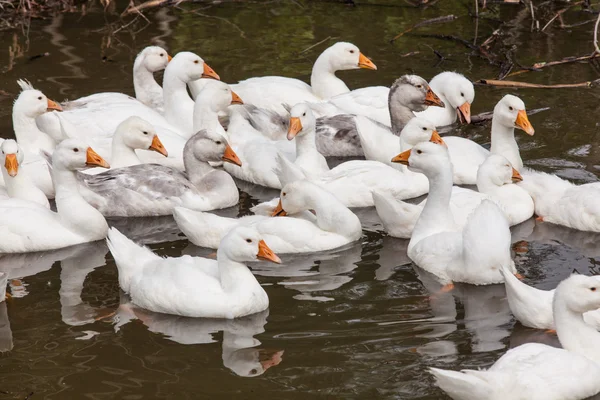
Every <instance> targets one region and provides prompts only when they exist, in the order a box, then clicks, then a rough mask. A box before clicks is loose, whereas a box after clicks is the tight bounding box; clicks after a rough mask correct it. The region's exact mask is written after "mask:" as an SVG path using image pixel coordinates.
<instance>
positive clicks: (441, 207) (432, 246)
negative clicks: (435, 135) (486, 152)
mask: <svg viewBox="0 0 600 400" xmlns="http://www.w3.org/2000/svg"><path fill="white" fill-rule="evenodd" d="M397 161H398V162H402V163H404V164H405V165H408V167H409V169H410V170H412V171H415V172H421V173H423V174H424V175H425V176H427V179H428V180H429V196H428V197H427V203H425V206H424V207H423V211H422V212H421V215H420V216H419V218H418V220H417V222H416V224H415V227H414V230H413V234H412V237H411V240H410V242H409V244H408V256H409V257H410V259H411V260H413V262H414V263H415V264H416V265H418V266H419V267H420V268H422V269H424V270H426V271H428V272H430V273H432V274H433V275H435V276H436V277H437V278H438V279H439V280H440V281H441V283H444V284H447V285H451V284H452V282H464V283H471V284H475V285H487V284H494V283H501V282H503V281H504V278H503V277H502V275H501V273H500V266H501V265H507V266H508V267H509V268H510V269H511V270H512V271H514V272H516V271H515V267H514V263H513V262H512V260H511V258H510V244H511V241H510V238H511V236H510V230H509V227H508V221H507V219H506V217H505V216H504V214H503V213H502V211H501V210H500V209H499V208H498V206H497V205H496V204H495V203H493V202H492V201H490V200H483V201H482V202H481V204H480V205H479V206H478V207H477V208H476V209H475V211H473V212H472V213H471V215H470V216H469V219H468V221H467V223H466V224H465V226H464V227H463V228H460V227H458V226H457V224H456V222H455V219H454V216H453V215H452V211H451V209H450V197H451V193H452V164H451V163H450V158H449V156H448V151H447V150H446V148H445V147H444V146H440V145H438V144H434V143H429V142H424V143H419V144H418V145H416V146H414V147H413V148H412V149H410V150H407V151H405V152H403V153H401V154H399V155H398V156H397ZM489 226H493V227H494V229H488V227H489Z"/></svg>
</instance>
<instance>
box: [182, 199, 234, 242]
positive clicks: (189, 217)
mask: <svg viewBox="0 0 600 400" xmlns="http://www.w3.org/2000/svg"><path fill="white" fill-rule="evenodd" d="M173 218H174V219H175V222H176V223H177V226H178V227H179V229H181V231H182V232H183V233H184V234H185V236H187V238H188V239H189V240H190V242H192V243H194V244H195V245H196V246H200V247H207V248H210V249H216V248H218V247H219V243H221V239H222V238H223V236H225V235H226V234H227V232H229V231H230V230H231V229H232V228H233V227H234V226H236V225H237V221H236V220H235V219H233V218H226V217H220V216H218V215H215V214H211V213H207V212H201V211H194V210H190V209H189V208H184V207H175V209H174V210H173Z"/></svg>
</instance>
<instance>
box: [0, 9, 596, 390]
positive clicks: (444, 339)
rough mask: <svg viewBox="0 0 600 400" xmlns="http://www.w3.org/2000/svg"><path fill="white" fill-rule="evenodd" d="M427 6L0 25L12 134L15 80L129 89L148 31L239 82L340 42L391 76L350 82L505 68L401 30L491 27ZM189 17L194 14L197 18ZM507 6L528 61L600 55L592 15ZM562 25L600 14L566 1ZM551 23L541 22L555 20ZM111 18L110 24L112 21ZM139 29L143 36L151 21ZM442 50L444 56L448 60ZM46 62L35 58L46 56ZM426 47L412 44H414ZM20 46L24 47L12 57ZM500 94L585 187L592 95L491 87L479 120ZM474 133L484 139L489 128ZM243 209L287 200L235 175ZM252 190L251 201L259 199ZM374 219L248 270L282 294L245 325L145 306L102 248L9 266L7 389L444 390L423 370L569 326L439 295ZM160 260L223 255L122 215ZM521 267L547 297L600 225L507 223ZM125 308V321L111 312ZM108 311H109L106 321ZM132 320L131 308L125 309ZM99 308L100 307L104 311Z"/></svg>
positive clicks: (494, 301)
mask: <svg viewBox="0 0 600 400" xmlns="http://www.w3.org/2000/svg"><path fill="white" fill-rule="evenodd" d="M448 3H454V2H439V3H438V4H436V5H434V6H432V7H430V8H427V9H424V10H418V9H414V8H411V7H408V6H405V4H407V3H401V5H400V6H397V5H396V2H389V3H388V5H390V6H381V5H366V6H363V7H356V8H354V7H348V6H344V5H340V4H334V3H295V2H290V3H263V4H254V3H248V4H245V3H232V4H222V5H217V6H213V7H210V8H206V9H204V7H205V6H203V5H192V6H186V7H185V8H184V9H183V10H176V9H163V10H160V11H157V12H152V13H149V14H148V17H149V20H150V22H151V24H150V25H148V26H146V27H145V28H144V25H145V22H144V21H143V20H142V19H141V18H140V19H138V21H137V22H136V23H133V24H131V25H130V26H127V27H124V28H122V26H123V23H122V22H119V21H118V20H115V18H114V17H108V18H105V17H104V15H103V14H102V13H100V12H98V11H94V10H92V11H90V12H89V13H88V14H87V15H85V16H80V15H78V14H77V15H76V14H72V15H70V14H66V15H61V16H58V17H54V18H49V19H47V20H35V21H32V22H31V26H30V28H29V30H26V31H23V32H21V31H17V32H12V31H8V32H1V33H0V43H1V44H0V52H2V54H3V56H2V57H0V59H1V61H0V71H2V74H0V88H2V90H4V91H6V92H8V94H7V95H6V96H2V97H0V105H1V107H0V136H2V137H11V136H12V127H11V120H10V115H11V105H12V101H13V98H14V97H15V96H16V94H17V93H18V87H17V86H16V84H15V81H16V79H18V78H27V79H29V80H31V81H32V83H33V84H34V85H35V86H36V87H38V88H39V89H41V90H43V91H44V92H45V93H46V94H47V95H48V96H49V97H50V98H54V99H56V100H63V99H65V98H69V99H74V98H77V97H80V96H83V95H87V94H89V93H94V92H99V91H122V92H126V93H133V87H132V81H131V66H132V63H133V59H134V57H135V54H136V53H137V52H138V51H139V50H140V49H142V48H143V47H144V46H145V45H147V44H149V43H154V44H159V45H163V46H165V47H166V48H167V49H168V51H169V52H170V53H171V54H175V53H176V52H178V51H182V50H191V51H195V52H197V53H198V54H200V55H201V56H202V57H203V58H204V59H205V60H206V61H207V62H208V63H209V65H211V67H213V68H214V69H215V70H216V71H217V72H218V73H219V74H220V75H221V77H222V79H223V80H225V81H229V82H235V81H237V80H239V79H243V78H246V77H250V76H260V75H269V74H278V75H287V76H296V77H300V78H302V79H305V80H307V79H308V78H309V76H310V68H311V65H312V62H313V61H314V59H315V58H316V57H317V55H318V54H319V52H320V51H322V49H323V48H324V47H325V46H326V44H323V45H320V46H318V47H316V48H315V49H313V50H310V51H307V52H304V53H302V54H301V55H298V54H299V53H300V52H301V51H302V50H304V49H306V48H308V47H309V46H311V45H313V44H315V43H317V42H319V41H321V40H323V39H326V38H328V37H331V38H334V39H330V40H328V41H327V42H326V43H327V44H329V43H333V42H334V41H335V40H346V41H350V42H353V43H355V44H357V45H358V46H359V47H360V48H361V50H362V51H363V52H364V53H365V54H367V55H368V56H370V57H372V58H373V60H374V62H375V63H376V64H377V66H378V67H379V70H378V71H376V72H375V71H364V70H363V71H347V72H343V73H341V74H340V76H341V77H342V78H343V79H344V80H345V81H346V82H347V83H348V84H349V86H350V87H352V88H356V87H363V86H368V85H389V84H391V82H392V81H393V80H394V79H395V78H397V77H398V76H399V75H401V74H403V73H407V72H415V73H418V74H420V75H422V76H423V77H425V78H426V79H430V78H431V77H432V76H433V75H435V74H436V73H438V72H440V71H442V70H457V71H460V72H462V73H464V74H466V75H467V76H468V77H470V78H472V79H474V80H476V79H481V78H495V77H496V76H497V73H498V68H497V67H495V66H492V65H490V64H489V63H488V62H487V61H486V60H484V59H482V58H479V57H477V56H476V55H469V54H470V50H468V49H466V48H464V47H463V46H462V45H458V44H455V43H452V42H448V41H441V40H438V39H433V38H420V37H414V36H408V35H407V36H404V37H402V38H401V39H399V40H398V41H397V42H396V43H395V44H394V45H390V44H389V43H388V40H389V39H390V38H391V37H393V36H394V35H396V34H397V33H398V32H401V31H403V30H405V29H408V28H409V27H411V26H412V25H414V24H415V23H417V22H419V21H421V20H423V19H427V18H433V17H437V16H440V15H447V14H454V15H457V16H460V18H459V19H457V20H456V21H454V22H452V23H448V24H443V25H429V26H425V27H423V28H420V29H418V30H416V31H415V32H416V33H429V34H454V35H458V36H461V37H463V38H466V39H468V40H472V39H473V38H474V37H475V30H476V29H477V36H478V41H477V43H481V42H482V41H483V40H485V39H486V38H487V37H489V35H490V34H491V32H492V31H493V30H494V29H495V28H496V27H497V26H498V23H497V22H494V21H491V20H485V19H482V20H480V21H479V26H478V27H477V28H476V25H475V21H473V20H471V19H470V18H469V17H468V16H467V15H466V14H467V12H466V8H465V7H464V5H461V4H459V3H456V4H448ZM191 10H197V13H200V14H202V15H198V14H194V13H192V12H190V11H191ZM523 10H524V9H523V8H522V7H520V6H502V7H499V8H498V13H497V14H494V15H491V17H493V18H501V19H503V20H508V21H520V20H523V21H525V22H523V23H522V24H517V23H514V26H511V27H507V28H506V29H505V30H504V32H505V35H506V36H507V37H508V39H507V40H508V41H509V42H511V43H514V44H515V45H517V46H518V47H517V51H516V53H515V54H516V56H515V58H516V59H517V60H518V61H519V62H520V63H521V64H523V65H531V64H533V63H535V62H539V61H551V60H557V59H560V58H562V57H565V56H572V55H585V54H589V53H590V52H591V51H592V34H591V29H592V26H593V25H589V24H588V25H583V26H581V27H577V28H573V29H572V30H559V29H557V27H556V26H554V25H553V26H551V27H550V28H548V29H547V31H546V33H531V32H530V29H529V23H530V22H529V20H528V19H527V18H529V14H528V13H527V12H524V11H523ZM564 17H565V23H567V24H574V23H576V22H579V21H585V20H587V19H590V18H593V17H590V16H589V15H588V14H585V13H579V12H576V11H570V12H567V13H566V14H565V15H564ZM539 18H542V21H541V23H542V25H543V24H545V21H547V19H543V18H545V17H544V15H543V14H542V15H541V16H540V17H539ZM107 21H108V22H109V23H110V24H109V25H107ZM142 28H143V29H142ZM115 31H116V32H115ZM432 48H433V49H435V50H437V51H439V52H440V53H441V54H442V55H443V56H444V57H445V58H446V59H445V60H444V61H443V62H442V63H440V62H439V59H438V57H437V56H436V55H435V54H434V53H433V52H432ZM46 52H48V53H49V55H48V56H44V57H41V58H36V59H34V60H29V58H30V57H32V56H35V55H39V54H44V53H46ZM412 52H418V53H417V54H413V55H408V56H406V54H408V53H412ZM11 54H13V55H12V56H11ZM596 78H597V72H596V71H595V70H594V69H593V68H592V67H591V66H590V65H588V64H568V65H565V66H559V67H553V68H550V69H547V70H544V71H542V72H530V73H527V74H524V75H522V76H520V77H518V79H522V80H526V81H529V82H536V83H550V84H552V83H565V82H580V81H587V80H593V79H596ZM506 93H514V94H517V95H518V96H520V97H521V98H522V99H523V100H524V101H525V103H526V105H527V107H528V108H530V109H533V108H538V107H551V110H550V111H547V112H544V113H540V114H537V115H534V116H532V117H531V118H530V120H531V122H532V124H533V126H534V127H535V129H536V134H535V136H534V137H528V136H526V135H524V134H521V133H518V134H517V140H518V141H519V143H520V146H521V152H522V156H523V159H524V160H525V163H526V164H527V165H528V166H531V167H534V168H538V169H543V170H546V171H553V172H555V173H558V174H559V175H561V176H563V177H567V178H571V179H574V180H576V181H578V182H590V181H595V180H597V173H598V166H597V164H598V161H597V159H598V157H599V154H598V151H597V146H596V145H595V143H596V141H597V136H598V133H599V131H598V127H597V122H596V121H597V117H596V116H597V115H598V113H597V111H598V97H599V95H598V91H597V90H596V89H562V90H515V89H497V88H490V87H482V86H478V87H477V88H476V100H475V103H474V105H473V113H474V114H475V113H478V112H483V111H489V110H491V109H492V108H493V106H494V104H495V103H496V102H497V101H498V100H499V99H500V98H501V97H502V96H503V95H504V94H506ZM460 134H462V135H464V136H466V137H471V138H473V139H475V140H477V141H478V142H480V143H483V144H485V143H486V142H488V141H489V125H487V126H485V125H484V126H468V127H463V128H461V129H460ZM240 188H241V189H242V190H243V191H244V193H242V196H241V203H240V206H239V207H236V208H234V209H232V210H227V211H226V213H228V214H234V215H235V214H244V213H247V210H248V208H249V206H251V205H253V204H256V203H257V202H258V201H259V200H263V199H268V198H270V197H271V196H272V195H273V194H274V192H273V191H264V190H257V188H253V187H251V185H240ZM246 193H247V194H246ZM357 212H358V213H359V216H360V218H361V220H362V221H363V224H364V228H365V229H364V235H363V238H362V239H361V241H360V243H356V244H353V245H350V246H348V247H347V248H344V249H339V250H336V251H333V252H328V253H325V254H311V255H304V256H295V257H291V256H287V257H285V256H284V257H282V258H283V260H284V264H283V266H281V267H277V266H273V265H267V264H262V263H261V264H256V265H253V266H252V267H253V270H254V272H255V273H256V276H257V277H258V279H259V281H260V282H261V284H263V285H264V287H265V290H266V291H267V293H268V295H269V297H270V300H271V307H270V309H269V310H268V312H265V313H263V314H260V315H256V316H253V317H251V318H247V319H242V320H236V321H233V322H231V321H230V322H225V321H211V320H198V319H186V318H176V317H171V316H164V315H157V314H153V313H149V312H147V311H144V310H139V309H136V308H135V307H134V306H132V305H131V304H128V302H127V299H126V298H125V297H124V296H122V295H121V293H120V292H119V286H118V283H117V270H116V267H115V265H114V262H113V260H112V258H111V256H110V254H108V253H107V248H106V246H105V244H103V243H92V244H87V245H83V246H77V247H75V248H71V249H64V250H59V251H55V252H51V253H44V254H31V255H19V256H6V257H1V258H0V269H2V270H5V271H9V274H10V276H11V278H14V280H12V281H11V283H10V291H11V292H12V294H13V296H14V298H13V299H12V300H9V301H8V302H7V303H1V304H0V350H2V351H3V352H4V353H3V355H2V356H0V371H2V373H1V374H0V394H1V396H0V397H2V398H14V399H24V398H26V397H27V396H28V395H30V394H31V393H33V394H32V395H31V398H32V399H42V398H44V399H75V398H76V399H79V398H89V399H143V398H144V399H157V398H160V399H178V400H179V399H199V398H202V399H204V398H207V399H219V398H232V397H233V396H237V397H240V398H245V399H246V398H247V399H263V398H265V397H267V398H276V397H278V398H285V399H311V398H323V397H325V398H344V399H349V398H351V399H372V398H380V399H442V398H445V397H444V395H443V394H442V393H441V392H440V391H439V390H437V389H436V388H435V387H434V386H433V385H432V379H431V378H430V376H429V375H428V373H427V372H426V368H427V367H429V366H436V367H442V368H451V369H458V368H478V367H487V366H489V365H491V364H492V363H493V362H494V361H495V360H496V359H498V358H499V357H500V356H501V355H502V354H503V353H504V352H505V351H506V350H507V349H508V348H510V347H514V346H517V345H519V344H521V343H524V342H528V341H540V342H544V343H549V344H555V345H556V344H557V340H556V337H555V336H551V335H546V334H544V333H542V332H537V331H533V330H529V329H525V328H523V327H522V326H520V325H519V324H515V322H514V320H513V318H512V316H511V314H510V312H509V310H508V305H507V303H506V300H505V292H504V288H503V287H502V286H489V287H481V288H478V287H472V286H462V285H461V286H458V287H457V289H456V290H455V291H453V292H452V293H451V294H447V295H444V296H442V297H438V298H435V299H430V291H429V290H431V289H432V288H435V284H434V283H433V281H432V280H431V278H430V277H428V276H426V274H425V273H423V272H422V271H418V270H416V269H415V268H413V266H412V265H411V263H410V261H409V259H408V258H407V256H406V246H407V244H408V242H407V241H402V240H397V239H393V238H389V237H387V236H386V235H385V234H383V233H382V232H381V229H382V228H381V224H380V222H379V220H378V218H377V216H376V214H375V212H374V210H372V209H365V210H357ZM111 223H113V224H115V225H117V226H118V227H119V229H122V230H123V231H124V233H125V234H127V235H129V236H132V237H134V238H136V239H138V240H142V241H144V242H146V243H148V244H150V245H151V247H152V248H153V249H154V250H155V251H157V252H158V253H159V254H163V255H170V256H179V255H181V254H197V255H209V254H210V253H212V250H207V249H199V248H196V247H194V246H192V245H190V244H189V243H188V242H187V241H186V240H184V239H183V238H182V237H181V236H179V232H178V230H177V227H176V226H175V224H174V222H173V220H172V218H170V217H164V218H156V219H150V220H144V219H140V220H118V221H111ZM513 231H514V232H513V236H514V238H513V239H514V240H513V241H514V242H515V243H517V242H519V241H524V242H521V243H519V244H518V245H516V246H515V250H516V251H515V262H516V264H517V268H518V269H519V271H520V272H522V273H523V274H524V275H525V276H526V278H527V279H526V282H527V283H529V284H532V285H535V286H537V287H541V288H545V289H549V288H553V287H555V286H556V284H557V283H558V282H559V281H560V280H561V279H563V278H565V277H567V276H568V275H569V274H570V273H571V272H572V271H578V272H580V273H584V274H597V273H598V272H599V271H598V267H597V265H596V264H597V262H596V260H597V259H600V258H599V257H600V250H598V246H597V243H598V241H599V239H600V237H599V236H598V235H596V234H589V233H583V232H576V231H572V230H569V229H565V228H560V227H556V226H552V225H549V224H547V223H537V222H535V221H534V220H530V221H527V222H526V223H524V224H522V225H520V226H518V227H515V228H514V229H513ZM115 311H117V315H116V318H115V317H114V316H113V317H111V313H113V312H115ZM103 317H105V318H103ZM132 317H135V318H137V319H136V320H134V321H130V319H131V318H132ZM96 319H99V320H98V321H96Z"/></svg>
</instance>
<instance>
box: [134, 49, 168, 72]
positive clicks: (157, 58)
mask: <svg viewBox="0 0 600 400" xmlns="http://www.w3.org/2000/svg"><path fill="white" fill-rule="evenodd" d="M138 57H141V59H142V63H143V65H144V68H146V69H147V70H148V71H150V72H158V71H162V70H163V69H165V68H167V64H169V61H171V58H172V57H171V56H170V55H169V53H167V51H166V50H165V49H163V48H162V47H159V46H148V47H146V48H145V49H144V50H142V52H141V53H140V55H139V56H138Z"/></svg>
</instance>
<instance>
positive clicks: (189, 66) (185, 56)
mask: <svg viewBox="0 0 600 400" xmlns="http://www.w3.org/2000/svg"><path fill="white" fill-rule="evenodd" d="M166 72H167V73H170V74H174V75H176V76H177V77H178V78H179V79H181V80H182V81H183V82H186V83H187V82H191V81H195V80H197V79H200V78H212V79H216V80H220V79H221V78H220V77H219V75H217V73H216V72H215V71H214V70H213V69H212V68H211V67H209V66H208V64H206V63H205V62H204V60H203V59H202V58H200V56H198V55H196V54H194V53H191V52H189V51H182V52H179V53H177V54H176V55H175V57H173V59H172V60H171V61H170V62H169V64H168V65H167V68H166Z"/></svg>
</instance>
